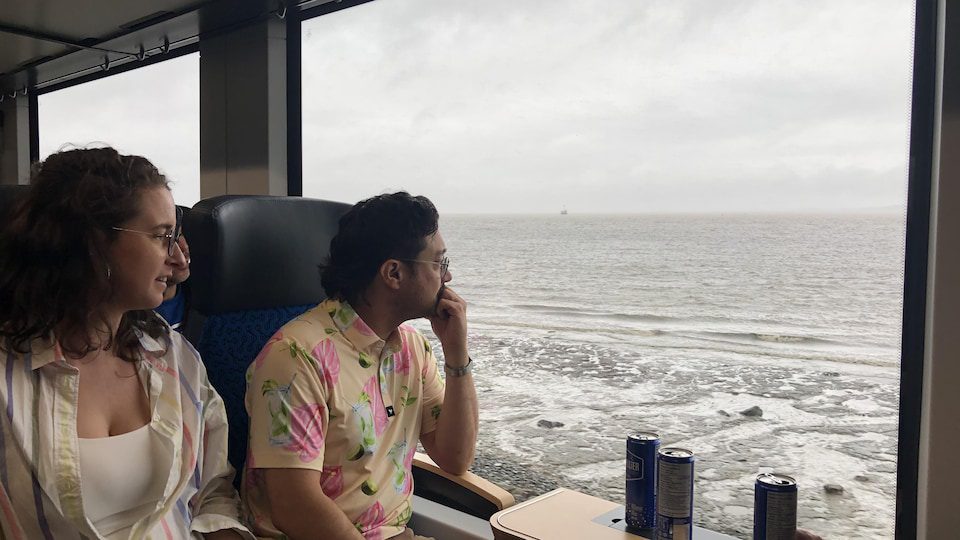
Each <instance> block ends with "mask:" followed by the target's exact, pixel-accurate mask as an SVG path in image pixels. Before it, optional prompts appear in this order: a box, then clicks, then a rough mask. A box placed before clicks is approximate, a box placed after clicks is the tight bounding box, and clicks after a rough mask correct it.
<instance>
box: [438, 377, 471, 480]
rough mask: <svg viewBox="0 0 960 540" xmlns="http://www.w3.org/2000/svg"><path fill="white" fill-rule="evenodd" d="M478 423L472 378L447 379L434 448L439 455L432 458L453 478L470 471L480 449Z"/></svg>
mask: <svg viewBox="0 0 960 540" xmlns="http://www.w3.org/2000/svg"><path fill="white" fill-rule="evenodd" d="M463 364H466V361H464V362H463ZM451 365H453V364H451ZM479 421H480V416H479V413H478V406H477V391H476V389H475V387H474V384H473V375H471V374H469V373H468V374H466V375H464V376H462V377H453V376H450V375H448V376H447V378H446V390H445V391H444V394H443V409H442V410H441V412H440V418H439V419H438V420H437V431H436V440H435V444H436V449H437V454H438V455H437V456H431V457H433V459H434V461H436V462H437V465H439V466H440V468H442V469H443V470H445V471H447V472H450V473H453V474H462V473H463V472H465V471H466V470H467V469H468V468H470V465H471V464H472V463H473V454H474V450H475V449H476V445H477V429H478V424H479Z"/></svg>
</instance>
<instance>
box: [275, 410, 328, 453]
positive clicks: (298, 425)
mask: <svg viewBox="0 0 960 540" xmlns="http://www.w3.org/2000/svg"><path fill="white" fill-rule="evenodd" d="M325 432H326V426H325V425H324V418H323V405H320V404H318V403H311V404H309V405H302V406H300V407H297V408H296V409H294V410H293V412H292V413H291V414H290V442H289V443H287V444H286V446H284V449H286V450H290V451H292V452H297V453H299V454H300V461H302V462H304V463H308V462H310V461H313V460H315V459H317V456H319V455H320V452H321V451H323V438H324V433H325Z"/></svg>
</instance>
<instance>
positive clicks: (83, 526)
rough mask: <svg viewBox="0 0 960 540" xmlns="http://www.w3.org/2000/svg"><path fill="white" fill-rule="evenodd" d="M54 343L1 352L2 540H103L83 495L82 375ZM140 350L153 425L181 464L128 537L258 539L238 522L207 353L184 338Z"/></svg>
mask: <svg viewBox="0 0 960 540" xmlns="http://www.w3.org/2000/svg"><path fill="white" fill-rule="evenodd" d="M51 342H52V340H36V341H34V342H33V344H32V352H31V353H29V354H25V355H20V354H17V353H14V352H8V351H0V366H2V376H3V383H2V385H0V408H2V411H0V537H3V538H6V539H11V540H12V539H16V540H20V539H31V540H32V539H35V538H36V539H41V538H42V539H46V540H50V539H53V538H56V539H58V540H60V539H81V538H101V536H100V534H98V532H97V531H96V529H95V528H94V526H93V523H92V522H91V521H90V519H89V518H88V516H87V515H86V513H85V512H84V507H83V498H82V496H81V490H80V482H81V477H80V459H79V442H78V439H77V402H78V401H77V399H78V392H79V387H80V375H79V372H78V370H77V369H76V368H74V367H73V366H71V365H70V364H68V363H67V362H66V361H65V360H64V357H63V354H62V352H61V351H60V348H59V347H58V346H56V345H55V344H53V343H51ZM140 344H141V356H140V360H138V362H137V370H138V374H139V377H140V381H141V382H142V383H143V385H144V387H145V388H144V390H145V391H146V393H147V395H149V399H150V410H151V412H152V417H151V419H150V424H149V426H150V429H151V430H153V431H154V432H155V434H157V435H159V436H160V439H162V440H163V447H164V451H165V452H167V456H166V458H167V459H168V460H169V461H168V462H170V463H172V464H173V466H172V467H171V470H170V471H169V474H168V476H167V478H165V479H164V483H163V485H164V490H163V497H162V499H161V500H159V501H157V504H156V507H154V508H153V510H152V511H150V512H149V513H147V514H145V515H143V516H141V517H140V519H138V520H137V522H136V523H134V525H133V527H132V528H131V530H130V538H137V539H140V538H144V539H170V540H174V539H175V540H180V539H187V538H193V539H196V538H201V536H200V534H201V533H205V532H213V531H217V530H222V529H235V530H237V531H239V532H241V534H242V535H243V536H244V537H245V538H253V537H252V535H250V533H249V532H247V530H246V528H244V526H243V525H242V524H241V523H240V520H239V517H238V515H239V512H238V510H239V499H238V497H237V493H236V490H234V488H233V485H232V484H231V479H232V478H233V473H234V471H233V469H232V468H231V467H230V465H229V463H228V462H227V418H226V412H225V410H224V407H223V400H222V399H221V398H220V396H219V395H218V394H217V392H216V391H215V390H214V389H213V387H212V386H211V385H210V383H209V382H208V380H207V374H206V371H205V370H204V367H203V364H201V362H200V358H199V355H198V354H197V352H196V350H194V349H193V347H191V346H190V345H189V344H188V343H187V342H186V341H185V340H184V339H183V338H182V337H181V336H180V335H179V334H178V333H177V332H171V333H170V338H169V341H167V340H166V339H163V340H162V342H158V341H157V340H154V339H152V338H150V337H146V336H145V337H142V338H141V340H140ZM164 349H166V351H165V352H164ZM117 459H124V457H123V456H117Z"/></svg>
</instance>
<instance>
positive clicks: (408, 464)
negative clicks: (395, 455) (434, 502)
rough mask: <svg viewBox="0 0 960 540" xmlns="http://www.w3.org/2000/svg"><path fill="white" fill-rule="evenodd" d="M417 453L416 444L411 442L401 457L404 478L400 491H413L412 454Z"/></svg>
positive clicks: (408, 492) (407, 492)
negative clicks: (404, 454)
mask: <svg viewBox="0 0 960 540" xmlns="http://www.w3.org/2000/svg"><path fill="white" fill-rule="evenodd" d="M416 453H417V445H416V444H411V445H410V448H409V449H408V450H407V455H406V456H404V457H403V468H404V471H403V473H404V475H405V476H404V479H403V485H402V486H400V493H401V494H403V495H409V494H410V493H411V492H412V491H413V455H414V454H416Z"/></svg>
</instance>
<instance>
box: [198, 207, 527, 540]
mask: <svg viewBox="0 0 960 540" xmlns="http://www.w3.org/2000/svg"><path fill="white" fill-rule="evenodd" d="M349 208H350V206H349V205H346V204H343V203H337V202H330V201H322V200H316V199H306V198H300V197H270V196H243V195H224V196H220V197H214V198H211V199H206V200H203V201H200V202H199V203H197V204H196V205H195V206H194V207H193V208H192V209H191V211H190V212H189V213H187V214H186V215H185V216H184V225H183V227H184V234H186V235H187V239H188V241H189V242H190V255H191V259H192V260H191V275H190V280H189V281H188V283H189V286H190V302H189V311H188V314H187V320H186V325H185V330H184V335H185V336H186V337H187V339H188V340H190V342H191V343H193V344H194V345H195V346H196V348H197V350H198V351H199V352H200V355H201V358H203V362H204V364H205V365H206V366H207V372H208V374H209V377H210V382H211V383H212V384H213V385H214V387H215V388H216V389H217V391H218V392H219V393H220V395H221V396H222V397H223V400H224V402H225V406H226V410H227V416H228V421H229V424H230V440H229V459H230V462H231V463H232V464H233V466H234V467H235V468H236V469H237V470H238V471H241V470H242V468H243V461H244V459H245V457H246V449H247V430H248V418H247V414H246V410H245V408H244V393H245V391H246V380H245V373H246V369H247V366H249V364H250V362H252V361H253V359H254V358H255V357H256V355H257V353H259V352H260V349H261V348H262V347H263V344H264V343H266V341H267V339H269V338H270V336H271V335H273V333H274V332H275V331H276V330H277V329H279V328H280V326H282V325H283V324H284V323H286V322H287V321H289V320H290V319H293V318H294V317H296V316H297V315H299V314H301V313H303V312H304V311H306V310H307V309H309V308H311V307H313V306H314V305H316V304H317V303H318V302H320V301H321V300H323V298H324V297H325V294H324V292H323V289H322V287H321V285H320V275H319V265H320V264H321V263H322V261H323V259H324V258H325V257H326V256H327V253H328V250H329V244H330V240H331V239H332V237H333V236H334V235H335V234H336V231H337V227H338V221H339V219H340V216H342V215H343V214H344V213H345V212H346V211H347V210H348V209H349ZM237 483H239V475H238V480H237ZM414 495H415V496H416V497H417V499H418V503H415V504H416V506H415V507H414V514H413V518H412V519H411V524H412V525H411V526H412V527H414V530H417V531H418V532H420V534H428V535H432V536H435V537H436V538H464V539H472V538H477V539H484V538H492V537H493V536H492V533H491V529H490V526H489V523H487V522H486V520H487V519H489V517H490V516H491V515H493V514H494V513H495V512H497V511H498V510H501V509H503V508H505V507H507V506H510V505H512V504H513V501H514V499H513V496H512V495H510V493H508V492H506V491H505V490H503V489H502V488H500V487H498V486H496V485H494V484H492V483H490V482H488V481H486V480H484V479H482V478H479V477H477V476H475V475H473V474H471V473H466V474H464V475H459V476H455V475H450V474H448V473H446V472H444V471H442V470H441V469H440V468H439V467H437V466H436V465H435V464H434V463H433V462H432V461H431V460H430V458H429V457H428V456H426V455H425V454H417V455H416V457H415V460H414ZM420 500H423V501H427V502H423V503H419V501H420ZM421 530H422V532H421Z"/></svg>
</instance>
